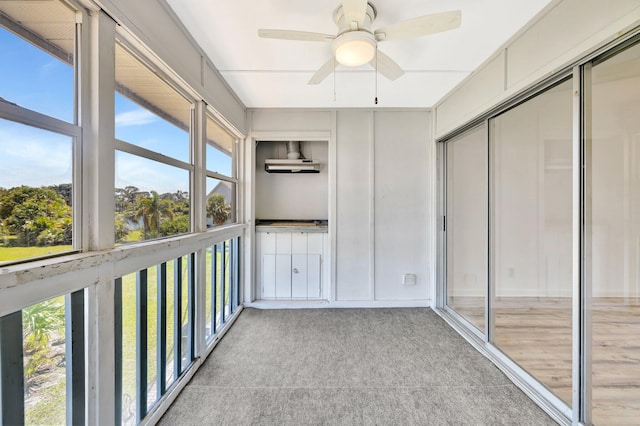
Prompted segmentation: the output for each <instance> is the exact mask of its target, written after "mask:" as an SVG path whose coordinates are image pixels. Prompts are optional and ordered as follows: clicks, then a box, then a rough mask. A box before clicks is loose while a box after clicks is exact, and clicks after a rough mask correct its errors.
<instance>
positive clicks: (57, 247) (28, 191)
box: [0, 120, 73, 264]
mask: <svg viewBox="0 0 640 426" xmlns="http://www.w3.org/2000/svg"><path fill="white" fill-rule="evenodd" d="M72 151H73V140H72V138H70V137H68V136H62V135H59V134H56V133H52V132H48V131H45V130H40V129H36V128H34V127H29V126H25V125H22V124H18V123H15V122H11V121H6V120H0V264H2V263H5V262H11V261H16V260H21V259H28V258H33V257H38V256H45V255H49V254H53V253H60V252H65V251H69V250H71V249H72V222H73V219H72V208H71V205H72V198H71V195H72V188H73V187H72V175H73V174H72V172H73V166H72V161H73V153H72Z"/></svg>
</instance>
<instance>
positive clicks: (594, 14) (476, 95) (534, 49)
mask: <svg viewBox="0 0 640 426" xmlns="http://www.w3.org/2000/svg"><path fill="white" fill-rule="evenodd" d="M638 24H640V3H639V2H638V1H637V0H611V1H602V0H558V1H555V2H553V3H552V4H551V6H549V7H547V8H546V9H545V10H543V11H542V12H541V13H540V14H539V15H538V16H537V18H536V19H534V20H533V21H532V22H531V23H530V24H529V25H527V26H526V27H525V28H524V29H523V30H521V31H520V32H518V33H517V34H516V35H515V36H514V37H513V38H512V39H511V40H509V41H508V42H507V43H506V44H505V45H504V46H503V48H502V49H499V50H498V51H497V52H496V53H495V54H494V55H493V56H492V57H491V58H490V59H489V60H487V62H485V63H484V64H483V65H482V66H480V67H479V68H478V69H477V70H476V71H474V72H473V73H472V74H471V75H470V76H469V77H468V78H466V79H465V80H464V81H463V82H462V83H461V84H460V85H458V87H456V88H455V89H454V90H452V91H451V92H450V93H449V94H448V95H447V96H446V97H445V98H444V99H443V100H441V101H440V102H439V103H438V105H436V129H435V133H436V137H441V136H444V135H446V134H447V133H448V132H451V131H452V130H454V129H455V128H457V127H459V126H461V125H462V124H464V123H465V122H467V121H469V120H471V119H472V118H474V117H476V116H478V115H480V114H482V113H483V112H485V111H487V110H488V109H490V108H491V107H493V106H495V105H497V104H499V103H500V102H502V101H504V100H505V99H507V98H509V97H510V96H512V95H514V94H515V93H518V92H519V91H521V90H522V89H524V88H526V87H527V86H529V85H531V84H532V83H534V82H536V81H538V80H540V79H542V78H544V77H545V76H548V75H550V74H552V73H553V72H554V71H555V70H558V69H561V68H563V67H565V66H567V65H570V64H572V63H573V62H574V61H576V60H577V59H579V58H581V57H583V56H584V55H585V54H586V53H588V52H591V51H593V50H594V49H595V48H597V47H600V46H603V45H604V44H606V43H608V42H610V41H613V40H615V38H617V37H619V36H620V34H623V33H624V32H626V31H628V30H630V29H631V28H633V27H634V26H637V25H638Z"/></svg>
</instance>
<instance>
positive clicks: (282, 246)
mask: <svg viewBox="0 0 640 426" xmlns="http://www.w3.org/2000/svg"><path fill="white" fill-rule="evenodd" d="M275 234H276V253H278V254H291V232H276V233H275Z"/></svg>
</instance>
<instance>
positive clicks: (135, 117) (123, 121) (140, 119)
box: [116, 109, 158, 126]
mask: <svg viewBox="0 0 640 426" xmlns="http://www.w3.org/2000/svg"><path fill="white" fill-rule="evenodd" d="M157 119H158V117H156V116H155V115H153V113H151V112H149V111H147V110H145V109H136V110H133V111H127V112H121V113H120V114H117V115H116V126H141V125H143V124H149V123H153V122H154V121H156V120H157Z"/></svg>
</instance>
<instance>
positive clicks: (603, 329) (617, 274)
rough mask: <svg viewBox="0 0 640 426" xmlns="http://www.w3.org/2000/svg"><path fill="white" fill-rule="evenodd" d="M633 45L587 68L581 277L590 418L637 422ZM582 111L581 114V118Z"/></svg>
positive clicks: (638, 195)
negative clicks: (587, 327)
mask: <svg viewBox="0 0 640 426" xmlns="http://www.w3.org/2000/svg"><path fill="white" fill-rule="evenodd" d="M639 63H640V45H637V44H636V45H635V46H633V47H631V48H630V49H627V50H625V51H624V52H622V53H620V54H618V55H616V56H614V57H612V58H610V59H608V60H607V61H605V62H603V63H601V64H598V65H596V66H594V67H593V74H592V87H591V89H592V111H591V114H592V116H591V123H592V138H591V144H590V146H589V145H588V146H587V149H588V150H590V152H589V151H588V152H589V154H588V161H589V162H587V197H589V198H588V199H589V200H590V202H588V203H587V223H586V230H587V235H586V262H587V268H586V269H587V280H588V281H589V284H590V287H591V301H592V305H591V306H587V307H586V309H587V310H588V311H587V312H591V315H592V337H591V339H592V342H591V344H592V349H593V353H592V375H591V378H592V407H593V409H592V414H593V422H594V424H638V423H639V422H640V345H638V342H640V321H639V318H640V120H638V118H639V117H640V67H638V64H639ZM588 119H589V118H587V120H588Z"/></svg>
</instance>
